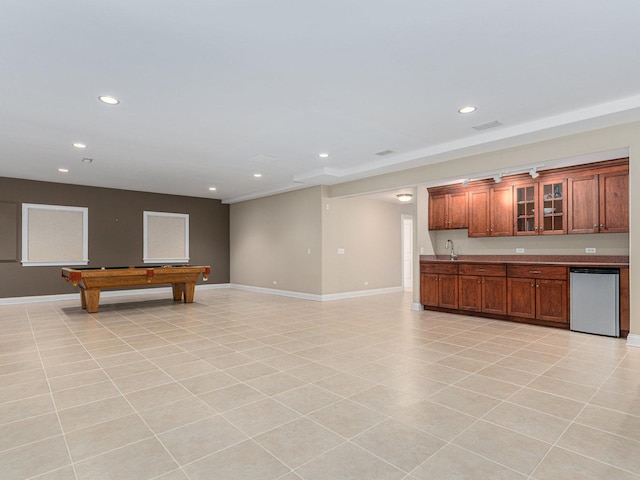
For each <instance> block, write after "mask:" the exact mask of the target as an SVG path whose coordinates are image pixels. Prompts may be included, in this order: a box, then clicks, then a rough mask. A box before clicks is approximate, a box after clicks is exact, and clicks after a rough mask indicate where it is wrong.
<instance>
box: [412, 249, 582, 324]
mask: <svg viewBox="0 0 640 480" xmlns="http://www.w3.org/2000/svg"><path fill="white" fill-rule="evenodd" d="M420 302H421V303H422V305H424V306H425V308H428V309H434V310H444V311H458V312H468V313H476V314H479V315H483V316H487V317H495V318H498V319H509V320H517V321H524V322H527V321H530V322H531V323H540V324H544V325H556V326H564V325H566V326H568V324H569V309H568V303H569V292H568V267H565V266H562V267H560V266H550V265H507V264H484V263H465V262H451V263H449V262H433V263H430V262H424V263H421V264H420Z"/></svg>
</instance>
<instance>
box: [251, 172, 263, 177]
mask: <svg viewBox="0 0 640 480" xmlns="http://www.w3.org/2000/svg"><path fill="white" fill-rule="evenodd" d="M253 176H254V177H256V178H260V177H261V176H262V174H261V173H254V174H253Z"/></svg>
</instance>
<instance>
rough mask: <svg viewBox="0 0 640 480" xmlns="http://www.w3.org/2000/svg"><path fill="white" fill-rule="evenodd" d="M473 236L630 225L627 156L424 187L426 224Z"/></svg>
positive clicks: (587, 230)
mask: <svg viewBox="0 0 640 480" xmlns="http://www.w3.org/2000/svg"><path fill="white" fill-rule="evenodd" d="M453 228H468V235H469V237H471V238H474V237H499V236H511V235H562V234H567V233H570V234H573V233H606V232H610V233H615V232H628V231H629V159H628V158H621V159H617V160H609V161H606V162H598V163H594V164H589V165H575V166H571V167H565V168H556V169H552V170H546V171H543V172H540V173H539V176H538V177H537V179H536V180H534V179H533V178H531V176H530V175H529V173H522V174H517V175H509V176H506V177H503V179H502V182H501V183H499V184H496V183H495V182H494V180H492V179H484V180H478V181H474V182H471V183H470V184H469V186H468V187H467V188H466V189H464V188H463V187H461V186H460V185H455V186H446V187H444V186H443V187H433V188H429V230H445V229H453Z"/></svg>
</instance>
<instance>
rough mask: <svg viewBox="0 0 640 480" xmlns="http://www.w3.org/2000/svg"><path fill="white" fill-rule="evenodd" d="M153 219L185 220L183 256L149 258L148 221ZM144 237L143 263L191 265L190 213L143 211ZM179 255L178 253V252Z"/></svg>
mask: <svg viewBox="0 0 640 480" xmlns="http://www.w3.org/2000/svg"><path fill="white" fill-rule="evenodd" d="M153 217H171V218H182V219H183V220H184V223H183V227H184V228H183V229H182V232H183V235H184V237H183V241H184V252H183V254H184V255H183V256H178V255H174V256H171V257H149V240H150V239H149V227H148V221H149V218H153ZM142 236H143V251H142V261H143V263H180V264H184V263H189V260H190V257H189V214H188V213H170V212H152V211H147V210H145V211H143V212H142ZM176 253H177V252H176Z"/></svg>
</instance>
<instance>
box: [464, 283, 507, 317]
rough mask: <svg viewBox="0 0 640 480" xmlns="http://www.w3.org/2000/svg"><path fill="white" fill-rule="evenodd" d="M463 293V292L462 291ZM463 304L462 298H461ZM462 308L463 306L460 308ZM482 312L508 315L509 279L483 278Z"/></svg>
mask: <svg viewBox="0 0 640 480" xmlns="http://www.w3.org/2000/svg"><path fill="white" fill-rule="evenodd" d="M460 293H462V290H461V291H460ZM460 302H461V303H462V297H461V298H460ZM460 308H462V306H461V307H460ZM482 311H483V312H485V313H495V314H498V315H506V313H507V279H506V278H504V277H482Z"/></svg>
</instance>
